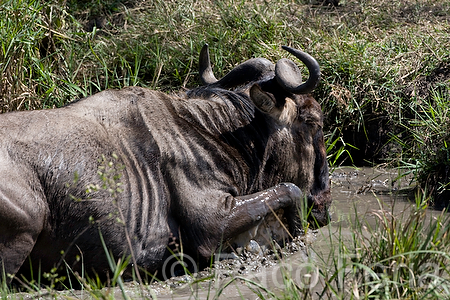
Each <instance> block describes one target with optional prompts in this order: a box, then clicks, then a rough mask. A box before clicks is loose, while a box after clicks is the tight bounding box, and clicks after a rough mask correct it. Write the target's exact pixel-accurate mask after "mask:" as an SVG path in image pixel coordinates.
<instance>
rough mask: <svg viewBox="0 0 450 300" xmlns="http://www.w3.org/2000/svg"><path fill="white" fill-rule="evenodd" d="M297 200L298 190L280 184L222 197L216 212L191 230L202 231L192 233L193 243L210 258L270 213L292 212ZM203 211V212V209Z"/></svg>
mask: <svg viewBox="0 0 450 300" xmlns="http://www.w3.org/2000/svg"><path fill="white" fill-rule="evenodd" d="M301 197H303V195H302V192H301V190H300V189H299V188H298V187H297V186H296V185H294V184H292V183H281V184H278V185H276V186H274V187H272V188H269V189H267V190H265V191H262V192H258V193H255V194H251V195H245V196H238V197H233V196H232V195H225V196H223V197H222V201H221V202H220V207H219V211H216V212H214V213H211V214H210V215H209V217H207V218H206V220H203V222H202V227H201V228H198V227H197V228H195V229H194V230H200V231H203V232H201V233H200V232H198V231H197V232H196V233H193V235H195V236H196V239H197V243H198V244H197V247H198V248H197V249H198V251H199V252H200V254H201V255H202V256H204V257H208V256H210V255H211V254H212V252H214V251H215V250H216V248H217V247H218V246H219V245H220V243H221V242H224V241H226V240H228V239H230V238H233V237H236V236H237V235H239V234H240V233H242V232H244V231H246V230H248V229H250V228H252V227H254V226H256V225H257V224H258V223H259V222H260V220H261V219H262V218H264V217H265V216H267V215H268V214H271V213H272V212H273V211H276V210H278V209H280V208H291V209H292V210H295V209H296V203H297V202H298V201H299V199H300V198H301ZM205 209H207V208H203V210H205ZM203 215H205V212H203ZM206 215H208V214H206ZM205 221H206V222H205Z"/></svg>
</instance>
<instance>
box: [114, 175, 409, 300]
mask: <svg viewBox="0 0 450 300" xmlns="http://www.w3.org/2000/svg"><path fill="white" fill-rule="evenodd" d="M398 175H399V174H398V173H396V172H395V171H390V170H383V169H372V168H361V169H353V168H343V169H338V170H335V171H334V172H333V175H332V176H331V180H332V197H333V206H332V209H331V213H332V223H331V226H329V227H327V228H324V229H321V230H319V231H315V232H312V231H309V232H308V234H307V235H306V236H305V237H303V238H302V239H300V240H298V241H296V242H295V243H292V244H290V245H289V246H288V249H287V250H285V251H284V252H281V253H282V255H281V256H283V257H282V258H281V259H280V257H279V256H276V257H273V256H272V257H267V256H266V257H261V256H258V255H255V256H253V257H251V255H250V254H247V257H244V258H243V257H242V256H240V257H238V258H236V259H231V260H223V261H221V262H218V263H217V264H216V268H215V269H214V270H212V271H211V270H210V271H209V272H203V273H202V272H199V273H198V274H197V278H203V281H201V282H199V283H194V284H193V281H194V280H195V279H192V277H188V276H184V277H178V278H174V279H171V280H168V281H165V282H162V283H158V284H153V285H151V286H149V287H148V288H145V290H144V291H142V290H141V292H139V294H140V295H142V293H143V294H144V295H147V296H149V295H150V294H154V295H156V296H157V298H158V299H206V298H209V299H215V298H219V299H230V298H231V299H257V298H258V296H257V294H255V292H254V291H253V290H254V289H255V288H256V285H261V286H263V287H267V288H268V289H269V290H270V291H272V292H274V293H277V294H278V293H281V292H282V291H283V289H285V287H286V284H285V283H284V282H283V273H286V272H287V273H289V274H290V277H291V278H292V279H293V280H294V281H295V282H296V284H297V285H298V286H300V287H305V288H308V289H310V290H312V291H315V292H319V293H320V291H321V290H322V289H323V285H324V283H323V282H320V276H317V274H318V273H317V272H319V266H320V267H324V266H323V264H324V263H325V262H324V261H321V259H320V257H322V258H323V257H329V253H331V252H330V237H331V239H335V238H336V236H338V231H339V236H340V237H341V238H344V239H345V237H346V236H348V237H350V235H351V231H350V230H349V225H350V224H351V223H352V222H353V221H354V220H355V215H356V214H357V215H358V216H359V219H360V220H361V219H363V220H364V222H367V224H368V225H369V226H370V225H371V224H372V225H373V224H374V222H375V216H374V215H373V214H372V212H376V211H377V210H379V209H380V205H384V208H387V207H389V208H390V209H391V211H392V213H393V214H401V213H402V212H404V211H405V210H407V209H408V208H409V207H411V205H412V203H411V202H409V201H408V200H407V197H406V196H405V193H402V191H403V190H404V189H405V188H407V187H408V186H409V184H410V182H409V181H408V179H406V178H401V179H398ZM208 276H210V277H208ZM236 277H238V278H239V279H238V280H233V278H234V279H235V278H236ZM132 290H133V288H131V289H130V290H129V291H130V292H132ZM134 290H135V291H136V288H134ZM115 294H116V295H117V296H119V291H117V290H116V291H115ZM263 294H264V293H263ZM266 295H267V294H266Z"/></svg>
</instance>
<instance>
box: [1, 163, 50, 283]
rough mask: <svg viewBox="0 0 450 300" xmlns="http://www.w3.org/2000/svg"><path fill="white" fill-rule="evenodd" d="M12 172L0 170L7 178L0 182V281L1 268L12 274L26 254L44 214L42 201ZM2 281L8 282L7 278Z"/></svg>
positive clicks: (42, 221) (33, 241) (31, 247)
mask: <svg viewBox="0 0 450 300" xmlns="http://www.w3.org/2000/svg"><path fill="white" fill-rule="evenodd" d="M10 170H11V169H10ZM2 173H3V176H2V175H1V174H2ZM13 174H14V171H11V172H9V174H8V176H5V173H4V172H0V176H1V177H3V178H4V179H5V178H8V180H4V181H3V182H0V282H1V280H2V277H3V271H4V272H5V274H12V275H14V274H15V273H16V272H17V271H18V270H19V268H20V267H21V265H22V264H23V262H24V261H25V259H26V258H27V256H28V255H29V254H30V252H31V250H32V249H33V247H34V244H35V242H36V240H37V237H38V235H39V233H40V232H41V231H42V228H43V224H44V219H45V215H46V209H45V204H44V201H43V200H42V198H41V197H39V196H38V193H37V192H36V191H33V190H32V189H31V188H30V187H29V185H27V184H26V183H29V182H30V181H28V182H26V183H25V182H24V181H25V180H24V179H23V178H22V179H21V178H18V177H15V176H13ZM6 281H7V282H11V277H9V276H7V277H6Z"/></svg>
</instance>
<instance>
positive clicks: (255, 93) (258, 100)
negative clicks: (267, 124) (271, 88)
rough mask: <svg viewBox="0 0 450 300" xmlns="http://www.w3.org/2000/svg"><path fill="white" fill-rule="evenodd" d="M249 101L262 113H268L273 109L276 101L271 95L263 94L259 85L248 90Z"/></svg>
mask: <svg viewBox="0 0 450 300" xmlns="http://www.w3.org/2000/svg"><path fill="white" fill-rule="evenodd" d="M250 99H252V101H253V103H254V104H255V105H256V107H258V108H259V109H260V110H262V111H263V112H266V113H269V112H270V111H271V110H272V109H273V108H274V107H275V103H276V100H275V98H274V97H273V95H272V94H269V93H266V92H264V91H263V90H262V89H261V88H260V87H259V85H257V84H254V85H253V86H252V87H251V88H250Z"/></svg>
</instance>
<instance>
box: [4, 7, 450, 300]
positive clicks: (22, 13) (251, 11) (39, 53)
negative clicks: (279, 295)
mask: <svg viewBox="0 0 450 300" xmlns="http://www.w3.org/2000/svg"><path fill="white" fill-rule="evenodd" d="M320 2H322V1H317V2H315V1H308V0H281V1H277V2H276V3H274V2H269V1H263V0H257V1H243V0H217V1H207V0H181V1H172V0H169V1H167V0H154V1H144V0H122V1H121V0H98V1H76V0H64V1H63V0H52V1H40V0H3V1H1V2H0V71H1V74H2V76H1V78H0V110H1V112H7V111H14V110H23V109H41V108H54V107H60V106H63V105H65V104H67V103H68V102H70V101H73V100H75V99H78V98H80V97H85V96H88V95H90V94H93V93H95V92H97V91H100V90H104V89H107V88H122V87H125V86H133V85H140V86H147V87H149V88H152V89H158V90H162V91H166V92H170V91H174V90H179V89H181V88H185V87H186V88H189V87H193V86H196V85H198V84H199V83H198V79H197V76H196V75H197V59H198V54H199V52H200V49H201V47H202V45H203V43H204V42H207V43H209V44H210V50H211V54H212V62H213V63H214V71H215V73H216V74H217V76H218V77H219V76H223V75H224V74H225V73H226V72H227V71H229V70H230V69H231V68H232V67H233V66H234V65H236V64H237V63H239V62H242V61H243V60H245V59H247V58H251V57H260V56H261V57H265V58H268V59H271V60H272V61H276V60H277V59H279V58H281V57H289V56H288V55H287V53H286V52H283V51H282V50H281V48H280V45H283V44H286V45H290V46H293V47H296V48H299V49H303V50H305V51H307V52H309V53H310V54H312V55H313V56H314V57H316V58H317V60H318V61H319V63H320V65H321V67H322V74H323V76H322V79H323V80H322V82H321V84H320V86H319V87H318V88H317V89H316V91H315V94H314V96H315V97H316V99H318V100H319V101H320V102H321V104H322V107H323V109H324V112H325V115H326V124H325V131H326V134H327V147H328V153H329V159H330V163H331V164H332V167H336V166H338V165H339V164H342V163H343V164H352V163H353V164H355V165H363V164H373V163H383V164H385V165H386V166H390V167H398V168H401V169H402V170H403V171H404V172H405V173H408V172H412V173H413V174H414V175H415V179H416V180H417V181H418V183H419V186H420V188H421V190H427V191H428V192H429V193H430V194H431V195H432V196H433V198H434V199H435V202H437V204H438V205H443V206H445V205H446V204H448V199H450V195H449V191H448V189H449V182H450V179H449V176H450V153H449V147H450V146H449V145H450V134H449V132H450V130H449V129H450V128H449V126H450V125H449V124H450V120H449V118H450V114H449V107H450V96H449V86H450V85H449V80H450V56H449V53H448V49H449V48H450V45H449V44H450V33H449V32H450V31H449V25H448V24H449V20H450V3H449V2H448V1H444V0H401V1H383V0H382V1H370V0H341V1H340V4H339V6H324V5H319V4H318V3H320ZM332 2H336V1H331V2H330V1H328V3H332ZM417 197H418V199H424V198H426V197H427V196H426V194H425V195H417ZM419 202H420V203H425V202H424V201H422V200H420V201H419ZM424 207H425V206H424V205H421V206H418V207H417V210H416V211H415V212H414V213H413V214H412V215H411V216H407V218H406V219H403V217H402V218H400V219H397V218H394V217H393V216H390V215H389V214H386V213H385V212H383V213H380V223H379V224H378V225H377V226H376V227H375V228H371V229H369V232H371V233H372V234H371V236H372V237H371V239H374V240H371V239H367V238H365V236H363V235H361V233H355V240H354V243H355V244H354V247H353V248H354V249H353V250H352V251H356V250H355V249H359V250H358V251H359V252H358V253H357V254H358V255H359V256H358V257H360V258H358V260H356V261H354V260H351V261H348V266H350V267H351V269H352V270H353V271H352V272H354V273H355V280H357V282H360V280H362V279H361V278H362V277H361V274H362V273H361V272H363V271H364V270H365V271H368V272H369V269H370V270H371V271H370V272H374V273H369V275H370V276H369V277H370V278H371V280H380V282H381V280H387V281H383V282H389V284H391V283H392V284H394V283H395V284H394V285H395V287H396V289H394V290H395V292H393V293H397V294H395V295H397V297H399V298H401V297H407V296H408V297H410V298H412V299H416V298H420V297H419V296H418V295H419V294H420V293H419V291H418V290H417V289H414V288H412V287H410V286H407V285H405V284H408V283H406V282H401V285H400V283H399V281H398V280H400V279H399V278H408V277H407V276H409V275H408V274H413V272H414V271H415V270H416V269H414V266H413V267H411V268H410V269H408V268H409V267H408V268H405V269H399V270H400V271H401V272H404V273H402V274H401V276H400V277H398V276H397V275H399V274H396V272H393V271H392V268H393V266H399V265H400V264H401V263H405V261H408V263H409V261H411V260H412V261H413V264H414V261H415V262H419V261H420V262H422V261H423V259H425V261H426V259H431V258H430V257H436V259H437V260H433V261H432V263H433V264H434V263H436V264H438V265H439V266H441V267H442V268H440V271H442V272H443V273H445V274H446V272H447V268H446V267H445V262H446V260H447V259H448V258H447V256H445V255H444V254H443V253H444V252H447V253H449V251H448V250H449V249H446V248H445V247H447V245H446V244H448V243H446V239H447V238H448V237H447V236H446V235H445V234H444V232H445V231H446V229H447V227H446V226H448V225H447V223H446V222H444V221H443V219H442V218H443V217H440V218H438V219H435V220H430V223H429V224H428V225H427V229H426V230H425V229H424V227H420V228H418V226H423V225H422V224H423V219H421V218H422V212H423V210H424ZM433 222H434V223H433ZM404 224H407V225H404ZM358 225H362V224H358ZM388 225H389V226H388ZM399 226H400V227H401V228H404V227H402V226H407V231H406V232H408V234H410V235H409V238H408V236H407V235H401V232H402V231H401V230H400V229H399V228H400V227H399ZM408 226H409V227H408ZM408 228H409V229H408ZM413 229H414V230H413ZM419 229H420V230H419ZM422 235H423V236H422ZM356 237H359V238H357V239H356ZM436 237H439V238H441V239H442V240H443V241H442V242H439V239H436ZM410 238H414V239H417V240H418V241H417V242H421V241H425V240H426V241H429V242H428V243H427V244H414V243H413V242H412V240H409V239H410ZM383 241H385V242H386V243H385V244H383ZM397 242H401V243H404V244H405V245H406V244H407V245H408V247H409V248H408V247H406V246H405V247H403V246H401V245H399V246H398V247H399V248H398V249H397V248H395V247H397V246H396V245H395V243H397ZM392 243H393V244H392ZM380 245H381V246H380ZM375 246H376V247H377V248H376V249H380V251H378V252H380V253H379V255H380V256H377V257H373V256H370V255H369V253H373V251H370V249H371V248H370V247H375ZM340 247H341V248H342V247H344V246H340ZM346 247H347V246H346ZM380 247H381V248H380ZM383 247H384V248H383ZM392 247H394V248H392ZM402 247H403V248H402ZM424 247H425V248H424ZM341 248H337V249H341ZM341 250H342V251H344V250H345V251H347V250H348V249H344V248H342V249H341ZM341 250H339V251H341ZM336 251H338V250H336ZM352 253H353V254H355V253H354V252H352ZM431 253H435V254H436V255H428V258H427V254H431ZM353 254H352V255H353ZM381 255H382V256H381ZM424 257H425V258H424ZM433 259H435V258H433ZM378 264H381V265H380V266H379V265H378ZM408 266H409V265H408ZM378 267H379V270H378V271H380V272H381V273H383V274H385V273H386V274H385V275H383V276H382V277H380V276H378V275H377V276H378V277H376V276H375V275H374V274H378V273H380V272H378V271H377V270H376V268H378ZM358 272H359V273H358ZM408 272H409V273H408ZM358 274H359V275H358ZM446 275H448V274H446ZM322 276H324V278H326V279H329V280H330V282H333V280H334V279H335V277H333V276H331V277H328V276H329V275H327V274H322ZM358 276H359V277H358ZM396 276H397V277H396ZM405 276H406V277H405ZM377 278H378V279H377ZM358 280H359V281H358ZM396 280H397V281H396ZM407 281H408V282H411V280H409V279H408V280H407ZM441 286H442V287H445V288H447V285H446V282H445V284H444V283H442V285H441ZM389 287H393V285H390V286H389ZM333 289H334V290H336V287H332V286H330V287H329V291H333ZM386 290H387V289H386ZM2 291H5V289H2ZM336 291H339V289H337V290H336ZM358 291H359V292H364V291H360V290H358ZM369 291H370V290H369ZM434 291H435V292H437V291H438V290H437V289H436V290H434ZM366 292H367V291H366ZM366 295H367V296H366V298H371V297H372V296H371V295H372V294H370V293H369V294H367V293H366ZM390 295H391V296H392V297H394V296H393V295H394V294H390ZM430 295H434V294H432V293H431V294H430ZM379 296H380V298H383V297H385V296H386V295H385V296H381V295H379ZM2 297H3V294H2ZM429 297H431V296H429ZM354 298H357V297H356V296H354ZM386 298H388V297H387V296H386Z"/></svg>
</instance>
